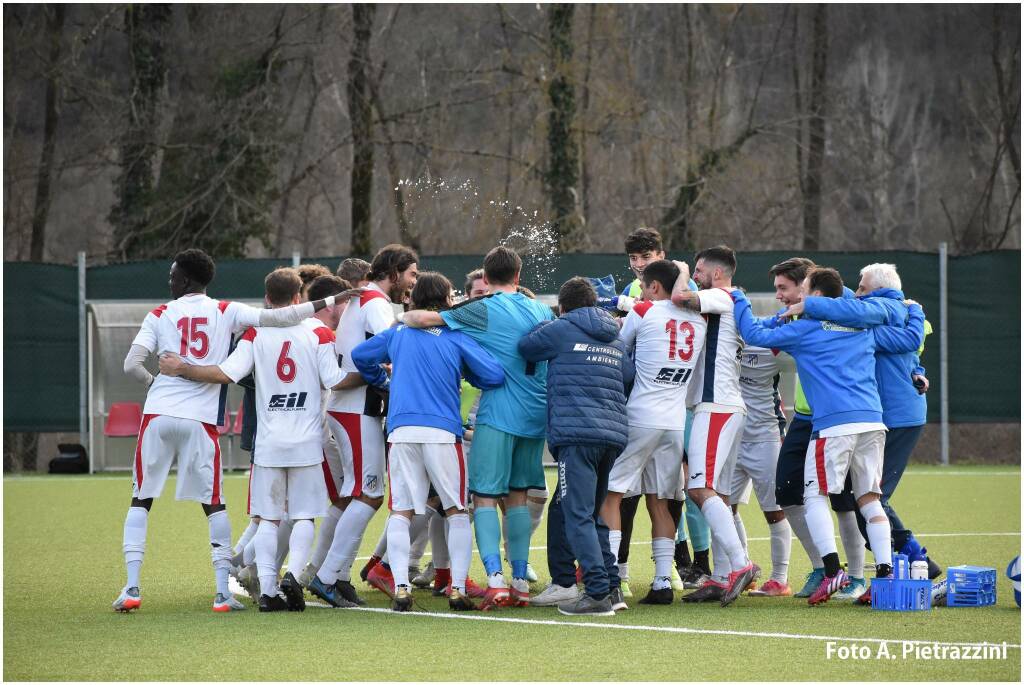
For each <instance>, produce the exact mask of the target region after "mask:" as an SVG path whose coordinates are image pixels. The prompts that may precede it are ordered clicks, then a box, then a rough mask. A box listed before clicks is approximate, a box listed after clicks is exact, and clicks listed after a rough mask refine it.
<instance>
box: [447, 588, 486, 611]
mask: <svg viewBox="0 0 1024 685" xmlns="http://www.w3.org/2000/svg"><path fill="white" fill-rule="evenodd" d="M448 608H449V609H451V610H452V611H477V610H478V609H479V608H480V607H478V606H477V605H476V604H474V603H473V600H471V599H470V598H469V597H467V596H466V595H464V594H462V593H461V592H459V591H458V590H455V589H453V590H452V594H451V595H450V596H449V597H448Z"/></svg>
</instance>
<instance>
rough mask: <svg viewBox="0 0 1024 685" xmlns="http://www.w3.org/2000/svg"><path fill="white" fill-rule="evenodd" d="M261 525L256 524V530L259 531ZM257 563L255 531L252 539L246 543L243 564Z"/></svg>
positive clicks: (243, 551)
mask: <svg viewBox="0 0 1024 685" xmlns="http://www.w3.org/2000/svg"><path fill="white" fill-rule="evenodd" d="M259 529H260V526H259V524H256V532H259ZM255 563H256V534H255V533H253V536H252V539H251V540H249V542H248V543H246V545H245V549H243V550H242V566H252V565H253V564H255Z"/></svg>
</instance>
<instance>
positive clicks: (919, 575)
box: [910, 559, 928, 580]
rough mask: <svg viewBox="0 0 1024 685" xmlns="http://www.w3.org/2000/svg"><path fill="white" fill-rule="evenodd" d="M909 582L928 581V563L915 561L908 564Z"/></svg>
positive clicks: (920, 560) (919, 560)
mask: <svg viewBox="0 0 1024 685" xmlns="http://www.w3.org/2000/svg"><path fill="white" fill-rule="evenodd" d="M910 579H911V580H928V562H927V561H925V560H924V559H915V560H914V561H912V562H910Z"/></svg>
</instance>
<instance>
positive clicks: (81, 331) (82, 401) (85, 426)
mask: <svg viewBox="0 0 1024 685" xmlns="http://www.w3.org/2000/svg"><path fill="white" fill-rule="evenodd" d="M86 347H87V345H86V322H85V252H84V251H82V252H79V253H78V443H79V444H80V445H82V446H83V447H84V446H85V445H88V444H89V372H88V361H87V359H88V350H87V349H86ZM89 473H92V452H91V451H90V452H89Z"/></svg>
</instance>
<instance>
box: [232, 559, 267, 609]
mask: <svg viewBox="0 0 1024 685" xmlns="http://www.w3.org/2000/svg"><path fill="white" fill-rule="evenodd" d="M228 582H229V583H230V580H229V581H228ZM238 584H239V585H241V586H242V590H243V593H244V594H247V595H249V598H250V599H252V601H253V602H255V603H257V604H259V601H260V579H259V577H258V576H257V575H256V566H255V565H253V566H246V567H245V568H243V569H242V570H241V571H239V572H238ZM229 587H230V585H229Z"/></svg>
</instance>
